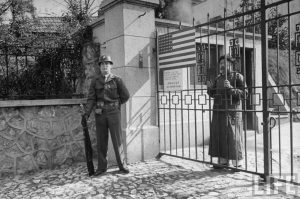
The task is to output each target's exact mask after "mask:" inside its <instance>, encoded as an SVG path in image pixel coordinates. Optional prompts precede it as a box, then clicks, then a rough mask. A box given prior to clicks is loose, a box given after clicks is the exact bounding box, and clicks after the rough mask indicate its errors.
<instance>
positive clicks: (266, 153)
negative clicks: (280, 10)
mask: <svg viewBox="0 0 300 199" xmlns="http://www.w3.org/2000/svg"><path fill="white" fill-rule="evenodd" d="M261 33H262V35H261V36H262V38H261V45H262V47H261V49H262V88H263V91H262V95H263V99H268V95H267V92H268V88H267V84H268V79H267V77H268V53H267V52H268V40H267V34H268V31H267V27H266V2H265V0H261ZM267 108H268V103H267V100H263V142H264V178H265V179H266V178H267V177H269V175H270V132H269V112H268V109H267Z"/></svg>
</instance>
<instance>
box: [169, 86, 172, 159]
mask: <svg viewBox="0 0 300 199" xmlns="http://www.w3.org/2000/svg"><path fill="white" fill-rule="evenodd" d="M171 102H172V101H171V91H169V140H170V143H169V144H170V154H172V131H171V128H172V118H171V110H172V108H171Z"/></svg>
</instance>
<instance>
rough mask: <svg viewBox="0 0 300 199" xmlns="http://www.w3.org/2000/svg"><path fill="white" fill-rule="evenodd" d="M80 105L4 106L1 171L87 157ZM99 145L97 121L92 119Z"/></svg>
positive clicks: (19, 170) (1, 113)
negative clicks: (96, 129)
mask: <svg viewBox="0 0 300 199" xmlns="http://www.w3.org/2000/svg"><path fill="white" fill-rule="evenodd" d="M79 109H80V107H79V106H78V105H57V106H55V105H51V106H38V107H34V106H30V107H6V108H0V174H7V173H14V174H21V173H24V172H27V171H32V170H38V169H42V168H53V167H55V166H57V165H62V164H66V163H72V162H74V161H85V155H84V142H83V131H82V127H81V116H80V114H79ZM89 129H90V135H91V140H92V143H93V147H94V148H95V145H96V139H95V134H94V133H91V132H94V131H95V130H94V129H95V123H94V120H93V119H92V120H91V122H89Z"/></svg>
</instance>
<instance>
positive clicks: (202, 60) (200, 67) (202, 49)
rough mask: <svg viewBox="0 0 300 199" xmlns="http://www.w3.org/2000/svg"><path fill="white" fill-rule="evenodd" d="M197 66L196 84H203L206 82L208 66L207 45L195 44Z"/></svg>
mask: <svg viewBox="0 0 300 199" xmlns="http://www.w3.org/2000/svg"><path fill="white" fill-rule="evenodd" d="M196 53H197V65H196V70H197V72H196V74H197V82H198V83H200V84H205V83H206V81H207V65H208V60H207V57H208V44H196Z"/></svg>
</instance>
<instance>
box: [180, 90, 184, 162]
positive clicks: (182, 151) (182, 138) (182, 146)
mask: <svg viewBox="0 0 300 199" xmlns="http://www.w3.org/2000/svg"><path fill="white" fill-rule="evenodd" d="M182 92H183V91H182V90H181V91H180V99H181V156H182V157H184V134H183V98H182Z"/></svg>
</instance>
